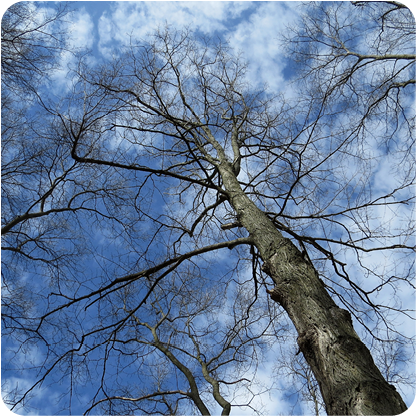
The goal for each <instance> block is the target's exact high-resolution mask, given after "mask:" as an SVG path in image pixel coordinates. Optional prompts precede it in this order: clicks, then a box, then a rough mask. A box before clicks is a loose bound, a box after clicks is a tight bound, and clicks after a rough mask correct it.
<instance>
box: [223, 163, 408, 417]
mask: <svg viewBox="0 0 417 417" xmlns="http://www.w3.org/2000/svg"><path fill="white" fill-rule="evenodd" d="M219 171H220V174H221V176H222V179H223V184H224V186H225V190H226V193H227V194H228V196H229V201H230V203H231V205H232V206H233V208H234V209H235V211H236V214H237V218H238V221H239V222H240V223H241V225H242V226H243V227H245V228H246V230H247V231H248V232H249V234H250V236H251V237H252V239H253V243H254V245H255V246H256V247H257V249H258V250H259V253H260V255H261V257H262V259H263V261H264V264H263V270H264V271H265V272H266V273H267V274H268V275H270V276H271V278H272V280H273V281H274V283H275V288H274V289H273V290H272V291H271V292H270V294H271V298H272V299H273V300H275V301H276V302H278V303H279V304H281V305H282V307H283V308H284V309H285V310H286V312H287V313H288V315H289V317H290V318H291V320H292V322H293V324H294V326H295V328H296V330H297V333H298V338H297V342H298V345H299V348H300V351H301V352H302V353H303V355H304V357H305V359H306V361H307V362H308V364H309V366H310V367H311V369H312V370H313V372H314V375H315V377H316V379H317V381H318V383H319V386H320V390H321V393H322V396H323V399H324V402H325V404H326V412H327V414H328V415H396V414H400V413H402V412H403V411H405V410H406V409H407V407H406V405H405V403H404V402H403V400H402V398H401V396H400V395H399V393H398V392H397V391H396V390H395V388H394V386H392V385H390V384H388V382H387V381H386V380H385V379H384V377H383V376H382V374H381V372H380V371H379V369H378V368H377V367H376V365H375V363H374V361H373V359H372V356H371V354H370V352H369V350H368V349H367V347H366V346H365V345H364V344H363V343H362V341H361V340H360V339H359V337H358V335H357V334H356V332H355V330H354V328H353V325H352V320H351V316H350V313H349V312H348V311H346V310H343V309H341V308H339V307H338V306H337V305H336V304H335V302H334V301H333V299H332V298H331V297H330V295H329V294H328V293H327V291H326V289H325V287H324V285H323V283H322V281H321V280H320V279H319V277H318V274H317V272H316V270H315V269H314V267H313V265H311V264H310V263H309V262H308V261H306V260H305V259H304V258H303V256H302V254H301V252H300V251H299V250H298V249H297V248H296V247H295V246H294V244H293V243H292V242H291V240H290V239H287V238H285V237H284V236H283V235H282V234H281V233H280V232H279V231H278V230H277V229H276V228H275V226H274V225H273V223H272V222H271V221H270V220H269V219H268V217H267V216H266V215H265V214H264V212H262V210H260V209H258V208H257V207H256V205H255V204H254V203H253V202H252V201H251V200H250V199H249V197H248V196H247V195H246V194H245V193H244V191H243V190H242V189H241V187H240V185H239V183H238V181H237V178H236V175H235V174H234V172H233V168H232V165H231V164H230V163H228V162H224V163H222V164H220V166H219Z"/></svg>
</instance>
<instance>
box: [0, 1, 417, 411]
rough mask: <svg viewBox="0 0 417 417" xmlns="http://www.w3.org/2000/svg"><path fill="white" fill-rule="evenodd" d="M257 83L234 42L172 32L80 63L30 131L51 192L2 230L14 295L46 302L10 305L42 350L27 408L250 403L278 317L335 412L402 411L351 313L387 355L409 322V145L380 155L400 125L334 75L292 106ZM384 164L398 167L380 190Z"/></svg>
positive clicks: (19, 193) (28, 201)
mask: <svg viewBox="0 0 417 417" xmlns="http://www.w3.org/2000/svg"><path fill="white" fill-rule="evenodd" d="M351 7H353V6H351ZM375 8H376V9H377V6H375ZM378 10H383V9H378ZM338 13H340V12H338ZM384 13H385V12H384ZM329 15H330V14H329ZM384 16H385V17H384V19H385V20H384V21H387V19H388V16H389V17H391V16H393V14H391V13H388V14H385V15H384ZM397 29H398V30H402V28H397ZM410 65H411V64H410ZM337 68H339V66H337ZM245 69H246V67H245V63H244V61H243V60H242V59H241V58H240V57H239V56H237V55H236V54H234V53H233V51H231V50H230V49H229V47H228V46H227V44H222V43H221V42H214V41H213V40H210V39H207V38H204V37H197V36H195V35H194V34H192V33H190V32H189V31H187V30H184V31H173V30H170V29H169V28H165V29H160V30H158V31H156V32H155V34H154V35H152V36H150V37H149V39H148V40H146V41H141V42H138V43H135V42H134V41H133V40H132V43H131V45H130V48H128V49H127V50H126V51H125V52H123V54H120V56H118V57H115V58H114V60H113V62H110V63H106V64H105V65H103V66H101V67H94V68H91V67H90V66H89V65H87V64H86V62H84V61H82V60H81V61H80V63H79V66H78V67H77V68H76V70H75V73H76V77H74V78H73V79H74V80H75V81H74V84H73V86H72V89H71V92H70V93H69V94H68V96H67V97H66V98H65V99H63V100H62V101H60V102H59V103H58V104H56V105H54V106H53V105H51V104H48V103H46V102H42V105H43V107H42V109H41V110H40V111H42V112H43V115H44V119H43V120H44V123H43V124H42V126H41V127H39V128H38V129H30V133H29V135H34V137H35V138H38V139H39V138H41V137H42V138H48V142H47V143H48V145H46V146H45V148H42V152H41V153H40V154H39V157H37V154H36V152H35V151H38V150H39V148H35V149H33V150H31V152H30V157H27V158H26V159H24V161H23V165H24V166H25V167H26V165H28V166H32V165H31V164H33V167H34V168H33V171H34V172H35V174H36V175H35V177H31V178H32V181H33V182H34V183H37V184H38V187H37V188H32V187H31V190H28V189H26V187H25V183H24V182H23V181H21V182H20V183H18V184H14V185H13V187H10V191H7V193H6V196H7V198H6V202H7V204H8V205H9V206H8V207H10V208H11V209H10V211H8V213H7V215H6V217H5V219H4V221H3V228H2V234H4V249H5V253H6V254H9V253H10V254H11V256H7V257H6V259H5V262H6V263H7V267H8V270H6V273H5V276H4V281H5V282H6V283H7V284H8V287H7V288H11V287H13V288H11V289H9V290H8V291H9V292H10V294H12V290H13V291H15V292H16V293H18V291H21V290H23V289H26V290H32V295H31V297H30V298H31V301H32V303H33V306H34V307H33V309H32V310H29V311H27V310H26V312H25V314H22V313H20V312H18V314H17V313H16V311H17V310H13V309H14V308H15V304H13V302H12V298H13V297H12V296H10V297H9V300H10V302H9V303H8V304H9V309H8V310H6V311H5V323H6V324H5V326H4V328H5V329H6V332H7V331H9V330H12V331H13V337H14V338H17V339H19V338H20V339H19V340H20V341H21V342H22V346H25V347H26V348H28V346H30V343H35V342H36V343H38V346H42V347H41V349H40V351H41V353H42V355H43V359H42V361H41V362H39V363H34V364H32V367H33V369H35V370H36V372H37V377H36V381H35V382H34V383H33V384H32V385H31V387H29V389H24V390H23V391H22V392H21V393H20V395H18V393H15V395H14V397H13V399H12V400H11V403H12V404H13V407H14V408H17V407H18V406H20V405H22V404H24V403H25V401H26V400H28V399H29V396H30V395H31V394H33V393H34V392H35V390H36V389H37V388H38V387H39V386H41V385H42V384H43V385H46V384H48V381H49V383H54V382H57V381H61V382H62V383H64V380H65V381H68V380H69V381H70V382H69V388H68V391H67V401H69V406H71V405H72V404H73V403H74V404H75V403H76V402H77V401H79V398H80V397H81V395H82V391H80V387H81V390H82V387H83V386H84V385H88V386H90V384H91V381H98V382H97V386H98V388H96V393H95V395H94V396H93V398H91V399H90V402H89V404H88V405H87V406H85V409H84V411H87V412H97V410H98V409H99V407H103V408H101V410H105V411H106V412H107V413H110V414H113V413H146V414H154V413H157V414H175V413H182V412H184V411H189V410H190V407H191V410H192V412H194V411H195V412H198V413H201V414H209V413H212V412H213V410H214V412H215V411H216V410H220V412H221V413H222V414H228V413H229V412H230V409H231V407H233V406H236V405H241V406H247V407H252V404H251V402H252V395H251V396H247V398H246V399H245V400H244V401H242V402H240V401H239V399H238V398H239V395H240V394H239V393H238V391H240V390H242V389H243V390H246V391H247V392H253V390H254V389H255V386H254V387H252V386H251V383H250V381H248V379H249V378H247V373H248V372H252V370H253V369H256V367H257V366H258V364H259V361H262V357H261V355H260V353H261V352H262V350H263V349H264V348H266V347H267V346H268V344H269V346H270V344H271V340H274V341H275V343H277V335H279V334H280V332H282V331H284V330H285V328H286V326H283V325H282V323H283V320H282V318H281V316H279V313H280V312H282V311H283V310H285V312H286V313H287V315H288V317H289V318H290V320H291V322H292V325H293V326H294V328H295V330H296V332H297V334H298V338H297V343H298V348H299V352H298V354H301V353H302V354H303V356H304V358H305V359H306V362H307V363H308V365H309V366H310V368H311V370H312V372H313V373H314V376H315V380H316V381H317V383H318V385H319V387H320V391H321V396H322V398H323V401H324V403H325V407H326V411H327V413H328V414H335V415H337V414H339V415H340V414H351V415H361V414H362V415H364V414H365V415H366V414H398V413H400V412H402V411H404V410H405V409H406V405H405V403H404V402H403V400H402V399H401V396H400V394H399V393H398V392H397V391H396V389H395V388H394V386H393V385H390V383H389V382H395V381H389V382H388V381H387V380H386V379H385V378H384V376H383V375H382V374H381V372H380V370H379V369H378V368H377V366H376V365H375V363H374V361H373V359H372V356H371V354H370V351H369V349H368V348H367V347H366V345H365V344H364V343H363V342H362V341H361V339H360V338H359V336H358V334H357V333H356V331H355V330H354V328H353V322H352V316H353V318H354V320H355V325H356V326H360V325H362V326H363V328H365V329H366V330H367V331H368V334H369V336H370V337H373V338H374V340H379V339H386V340H387V342H388V341H392V340H393V339H394V338H395V337H399V336H398V332H399V330H398V329H397V328H396V321H395V320H396V316H395V315H403V316H404V317H408V316H411V314H412V313H411V312H410V311H407V310H404V309H403V308H402V306H401V304H400V302H401V299H400V297H397V291H404V289H407V290H409V289H410V288H413V282H412V278H413V267H412V265H411V263H412V259H413V257H412V256H413V255H412V253H413V250H414V246H413V241H412V236H413V228H412V215H411V211H410V210H409V209H408V206H409V205H410V204H411V202H412V189H411V186H412V178H410V173H411V172H413V171H412V170H411V168H410V165H411V164H412V160H410V156H412V155H411V154H410V149H411V144H410V143H409V142H407V143H406V144H400V145H398V146H397V147H396V148H395V152H396V153H395V155H396V156H395V157H393V156H391V153H390V152H388V151H387V152H382V153H377V152H375V146H376V145H375V144H376V142H375V137H373V136H371V135H369V129H370V127H371V126H373V127H375V124H379V125H383V126H384V128H385V127H386V129H387V130H389V129H391V131H390V133H389V140H388V139H387V138H388V137H387V136H385V137H384V141H385V142H384V143H386V144H388V143H390V144H391V145H390V146H393V145H392V143H394V142H395V140H396V138H397V136H396V135H397V133H398V132H397V130H395V129H394V131H393V130H392V128H391V125H392V122H391V121H387V119H386V118H384V119H382V118H381V117H380V116H381V115H380V114H377V113H376V109H377V108H379V107H378V106H377V105H373V104H372V103H373V102H372V103H371V105H370V106H369V109H371V110H370V111H369V112H368V113H369V114H366V113H364V112H363V111H362V112H361V109H360V108H358V107H353V108H352V109H351V103H352V101H350V105H349V106H347V105H346V106H344V105H343V103H340V97H341V96H342V94H340V95H339V96H338V95H337V94H336V93H337V91H340V89H339V90H338V88H339V87H337V88H336V87H334V85H332V84H331V83H328V82H325V79H323V82H322V84H319V83H318V82H317V83H316V84H313V87H314V88H316V89H318V90H317V95H316V94H313V92H312V91H311V90H310V91H306V94H305V95H304V96H303V97H302V98H301V99H300V101H297V102H296V103H292V102H286V101H285V100H284V98H283V97H280V96H275V95H272V94H269V93H268V91H267V90H261V91H254V90H253V88H251V86H250V85H249V84H248V82H247V79H246V78H245ZM351 73H352V74H355V71H351ZM311 74H312V76H313V75H314V74H315V73H314V71H312V72H311ZM317 80H319V78H317ZM330 80H335V82H336V84H337V83H339V84H340V82H339V81H338V78H337V77H336V76H334V77H331V78H330ZM352 80H353V79H352ZM392 82H397V81H395V80H394V81H392ZM339 84H338V85H339ZM340 85H342V84H340ZM362 85H363V84H361V83H358V81H355V82H353V81H352V83H351V85H350V86H351V88H353V87H355V88H357V89H358V90H356V91H360V89H361V88H362ZM410 85H411V83H407V85H404V86H401V88H409V87H410ZM394 90H395V91H399V90H398V88H396V87H393V88H391V89H389V91H390V93H391V92H393V91H394ZM353 96H355V94H353ZM388 96H389V94H386V95H385V96H384V97H385V98H387V102H389V100H388ZM398 97H399V96H398ZM349 100H351V98H349ZM361 100H362V99H361ZM379 103H382V100H378V105H379ZM397 103H401V97H399V98H398V100H397ZM379 109H380V108H379ZM396 109H397V110H398V107H396ZM371 113H372V117H371V116H370V114H371ZM398 114H399V113H398V112H396V115H398ZM404 114H405V113H404ZM358 115H359V116H358ZM358 117H359V118H358ZM358 120H359V123H358ZM404 120H405V118H404ZM407 120H409V118H408V117H407ZM408 126H410V125H408ZM365 127H367V129H365ZM407 131H408V132H409V136H408V139H412V134H413V130H412V129H411V128H409V129H408V130H407ZM401 132H402V130H401ZM25 137H26V138H28V137H30V136H27V134H26V136H25ZM35 143H37V142H35ZM15 146H16V145H15ZM388 150H389V151H391V150H392V149H388ZM387 155H388V156H389V158H388V157H387ZM390 158H391V159H390ZM411 159H412V158H411ZM43 160H46V161H48V163H47V164H46V163H44V162H42V161H43ZM399 160H401V165H400V168H401V169H398V165H397V164H398V161H399ZM382 163H383V164H392V165H391V167H392V168H394V167H397V170H396V173H395V176H393V179H392V182H390V184H388V186H389V187H390V188H389V189H386V188H383V187H382V191H381V187H376V186H374V184H375V181H376V172H377V171H378V167H380V164H382ZM17 166H18V164H16V166H14V167H13V169H14V170H17V169H18V168H17ZM45 167H46V168H45ZM25 169H26V168H25ZM11 172H12V171H11ZM25 172H26V171H25ZM33 190H35V191H33ZM13 193H16V196H14V194H13ZM14 201H17V203H14ZM381 213H383V214H384V216H383V217H381ZM389 213H392V216H391V218H390V217H389ZM381 218H383V222H381V220H380V219H381ZM394 218H395V220H396V221H395V223H394V224H393V223H391V222H390V220H392V219H394ZM376 253H378V254H381V255H380V256H381V257H380V258H378V260H379V261H380V264H379V265H376V266H375V258H373V257H371V255H374V254H376ZM25 260H26V261H27V262H28V263H27V264H25V263H23V261H25ZM384 262H386V263H385V264H384ZM16 265H18V266H19V267H20V268H21V271H27V269H25V268H27V267H26V266H25V265H31V270H30V272H31V273H32V274H33V275H31V280H32V281H33V282H30V283H27V282H25V281H24V280H23V279H22V280H19V279H15V275H14V274H15V273H14V268H16ZM45 265H46V267H47V269H46V270H45ZM51 265H52V267H51ZM32 277H38V279H37V280H34V279H33V278H32ZM47 278H49V279H47ZM365 278H367V279H365ZM23 282H24V285H22V284H23ZM267 283H270V284H269V285H272V286H273V287H272V289H271V287H267ZM262 287H264V289H262ZM265 288H266V291H265ZM261 289H262V291H261ZM33 290H34V291H33ZM381 292H383V293H386V294H390V295H391V298H390V300H389V301H386V300H387V299H386V298H385V299H384V301H383V302H380V301H379V298H378V296H379V294H380V293H381ZM267 294H269V296H270V297H267ZM7 295H8V293H7V294H6V297H7ZM272 301H274V302H275V303H273V302H272ZM336 301H337V302H338V303H340V305H341V306H343V307H344V309H343V308H341V307H339V306H338V305H337V304H336ZM16 305H17V304H16ZM16 308H17V307H16ZM222 317H228V319H224V318H223V319H222ZM278 317H280V318H278ZM284 323H285V321H284ZM405 336H407V335H403V337H405ZM278 339H279V338H278ZM155 361H156V362H157V364H156V365H154V366H151V365H150V363H151V362H153V363H155ZM10 363H11V364H13V361H10ZM307 372H308V371H307ZM305 375H310V374H309V373H307V374H305ZM385 376H386V375H385ZM150 381H152V383H150ZM144 383H146V384H148V386H147V388H148V389H145V388H146V387H144ZM311 387H312V389H313V391H314V389H315V388H314V385H311ZM314 393H316V391H314ZM255 394H256V392H254V395H255ZM213 404H214V405H213ZM211 407H213V408H212V409H210V408H211ZM215 407H217V409H216V408H215ZM254 411H259V410H254Z"/></svg>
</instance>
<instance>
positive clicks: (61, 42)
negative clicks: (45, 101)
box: [1, 1, 70, 94]
mask: <svg viewBox="0 0 417 417" xmlns="http://www.w3.org/2000/svg"><path fill="white" fill-rule="evenodd" d="M69 12H70V10H69V8H68V5H67V3H65V2H62V3H60V4H59V5H58V6H57V7H56V8H49V9H47V8H45V9H43V10H42V8H41V7H37V6H36V4H35V3H34V2H25V1H22V2H18V3H15V4H12V5H11V6H10V7H9V8H8V9H7V11H6V12H5V13H4V15H3V19H2V22H1V56H2V58H1V72H2V89H3V91H4V90H6V91H9V90H13V91H15V92H16V91H24V92H25V93H26V94H27V93H28V92H29V91H33V90H35V89H36V87H37V84H38V83H39V82H40V81H44V80H45V76H47V75H48V73H50V72H51V71H52V70H53V69H55V68H56V67H57V65H58V63H59V59H58V58H59V54H60V53H61V52H62V51H64V50H65V49H66V41H67V35H68V31H67V30H65V29H63V28H65V27H64V26H62V23H63V22H64V21H65V18H66V17H67V16H68V14H69Z"/></svg>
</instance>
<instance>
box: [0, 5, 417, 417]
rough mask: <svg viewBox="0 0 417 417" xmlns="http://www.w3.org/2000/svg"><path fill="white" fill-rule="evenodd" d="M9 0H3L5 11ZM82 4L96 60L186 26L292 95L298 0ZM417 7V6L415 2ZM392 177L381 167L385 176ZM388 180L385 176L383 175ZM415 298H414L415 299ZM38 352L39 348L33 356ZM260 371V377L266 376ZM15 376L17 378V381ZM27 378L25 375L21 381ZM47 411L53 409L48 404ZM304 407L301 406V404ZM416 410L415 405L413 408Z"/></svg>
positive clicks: (57, 86)
mask: <svg viewBox="0 0 417 417" xmlns="http://www.w3.org/2000/svg"><path fill="white" fill-rule="evenodd" d="M5 5H6V2H3V3H2V5H1V7H2V9H1V10H2V12H4V8H5ZM74 7H75V8H76V9H77V11H76V12H75V14H74V16H73V19H72V21H71V23H70V30H71V43H72V45H73V46H74V47H80V48H88V49H90V50H91V51H92V57H91V58H90V59H91V60H93V61H95V62H100V61H102V60H105V59H108V58H111V57H112V55H113V54H115V53H116V54H117V51H118V50H120V49H121V48H122V47H123V46H124V45H128V43H129V39H130V37H131V36H133V37H136V38H144V37H146V35H147V34H148V33H149V32H151V31H152V30H154V29H155V28H156V27H158V26H160V25H165V24H168V25H170V26H173V27H176V28H182V27H184V26H188V27H190V29H192V30H196V31H199V32H201V33H203V34H206V35H211V36H219V37H221V38H223V39H226V40H228V42H229V44H230V46H231V47H232V48H233V49H234V50H235V51H241V52H242V54H243V56H244V58H245V59H247V61H248V73H247V77H248V82H250V83H251V84H252V85H253V86H259V87H262V86H263V85H265V84H267V85H268V87H269V88H270V90H272V91H275V92H284V93H285V94H287V96H288V95H291V86H290V84H289V83H288V80H289V79H290V78H291V75H292V72H291V68H290V67H289V66H288V61H287V59H286V56H285V53H284V50H283V48H282V46H281V45H280V42H279V33H280V32H282V31H283V30H284V31H285V28H286V27H287V26H288V25H292V24H295V22H296V21H297V18H298V17H299V14H298V9H297V4H296V3H295V2H275V1H270V2H251V1H242V2H220V1H219V2H218V1H214V2H192V1H191V2H188V1H184V2H153V1H150V2H124V1H119V2H106V1H94V2H84V1H76V2H74ZM414 7H415V6H414ZM62 64H63V65H62V67H63V69H62V70H60V71H57V72H56V73H55V74H54V75H53V90H54V92H55V93H56V94H59V93H60V92H62V91H65V90H67V89H69V88H70V82H69V80H68V79H67V77H66V74H67V70H66V68H70V67H71V66H73V65H75V58H74V57H73V56H72V55H71V54H63V55H62ZM384 176H385V177H386V173H385V172H384V171H383V169H381V173H380V178H383V177H384ZM381 181H382V180H381ZM382 182H383V181H382ZM413 301H414V300H410V303H412V302H413ZM36 356H37V352H35V351H34V352H33V358H34V359H33V360H34V361H36V360H38V359H37V358H36ZM262 372H264V371H263V370H261V371H260V373H259V377H260V378H262ZM11 382H13V381H11ZM19 383H21V384H22V383H24V381H19ZM39 395H40V397H39V400H42V401H48V399H50V398H53V397H54V396H57V395H58V393H56V392H54V391H53V390H52V388H48V389H45V390H43V391H40V392H39ZM264 400H265V401H267V402H268V403H269V407H270V408H271V409H272V410H274V413H283V414H284V415H285V413H286V412H288V410H289V407H290V405H289V403H285V401H283V400H282V398H281V399H280V398H272V399H271V398H265V399H264ZM46 411H47V409H46ZM300 411H301V410H300ZM409 413H410V415H411V411H409Z"/></svg>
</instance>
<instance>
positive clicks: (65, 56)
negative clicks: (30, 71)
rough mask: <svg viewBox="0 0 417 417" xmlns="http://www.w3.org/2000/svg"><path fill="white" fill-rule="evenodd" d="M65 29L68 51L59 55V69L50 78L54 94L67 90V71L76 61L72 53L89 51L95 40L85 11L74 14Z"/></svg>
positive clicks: (90, 22) (90, 21)
mask: <svg viewBox="0 0 417 417" xmlns="http://www.w3.org/2000/svg"><path fill="white" fill-rule="evenodd" d="M65 29H66V30H67V32H68V34H69V37H68V50H66V51H64V52H62V53H61V56H60V63H59V69H57V70H56V71H54V73H53V74H52V76H51V79H52V86H53V91H54V92H57V91H62V90H68V89H69V87H70V85H71V78H70V77H69V76H68V70H69V68H71V67H73V66H74V65H75V63H76V61H77V58H76V56H75V55H74V53H73V52H75V51H77V50H81V49H91V48H92V47H93V44H94V39H95V37H94V23H93V21H92V19H91V16H90V15H89V14H88V13H87V12H86V11H85V9H81V10H79V11H77V12H75V13H74V14H73V16H72V19H71V22H70V23H69V24H68V26H67V27H66V28H65Z"/></svg>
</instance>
